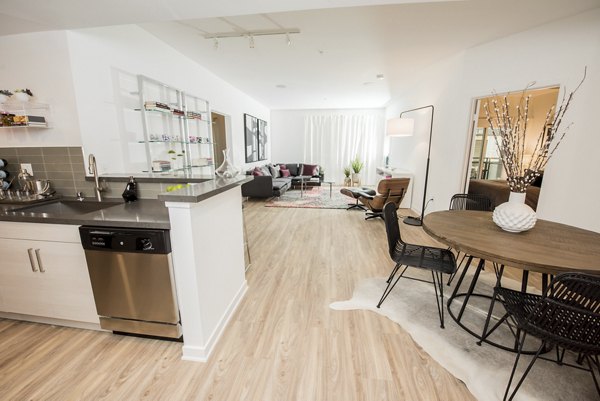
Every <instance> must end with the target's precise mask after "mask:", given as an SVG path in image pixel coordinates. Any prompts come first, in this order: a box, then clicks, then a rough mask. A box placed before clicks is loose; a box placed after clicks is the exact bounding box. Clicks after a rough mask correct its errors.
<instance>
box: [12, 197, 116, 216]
mask: <svg viewBox="0 0 600 401" xmlns="http://www.w3.org/2000/svg"><path fill="white" fill-rule="evenodd" d="M120 203H122V202H106V201H104V202H96V201H77V200H60V201H56V202H49V203H43V204H36V205H31V206H25V207H20V208H17V209H12V210H11V211H12V212H26V213H45V214H52V215H64V214H85V213H90V212H95V211H97V210H101V209H106V208H109V207H111V206H115V205H118V204H120Z"/></svg>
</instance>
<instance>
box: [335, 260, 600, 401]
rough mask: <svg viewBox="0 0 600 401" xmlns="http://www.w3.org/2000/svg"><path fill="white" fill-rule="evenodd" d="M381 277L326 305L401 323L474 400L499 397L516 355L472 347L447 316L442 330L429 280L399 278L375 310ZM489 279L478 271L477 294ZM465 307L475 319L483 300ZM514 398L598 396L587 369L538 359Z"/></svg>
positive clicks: (489, 286) (570, 357)
mask: <svg viewBox="0 0 600 401" xmlns="http://www.w3.org/2000/svg"><path fill="white" fill-rule="evenodd" d="M410 270H414V269H409V271H410ZM385 280H386V278H371V279H367V280H364V281H362V282H360V283H359V284H358V285H357V287H356V288H355V290H354V294H353V295H352V298H351V299H350V300H348V301H341V302H334V303H332V304H331V305H330V307H331V308H332V309H336V310H354V309H364V310H370V311H373V312H376V313H379V314H381V315H383V316H386V317H388V318H389V319H391V320H392V321H394V322H396V323H398V324H399V325H400V326H402V328H403V329H404V330H406V331H407V332H408V333H409V334H410V335H411V337H412V338H413V340H414V341H415V342H416V343H417V344H418V345H419V346H421V347H422V348H423V349H424V350H425V351H426V352H427V353H428V354H429V355H430V356H431V357H432V358H433V359H435V360H436V361H437V362H438V363H439V364H440V365H442V366H443V367H444V368H445V369H446V370H448V371H449V372H450V373H451V374H453V375H454V376H455V377H457V378H458V379H460V380H462V381H463V382H464V383H465V384H466V385H467V388H468V389H469V391H471V393H472V394H473V395H474V396H475V397H476V398H477V399H478V400H480V401H497V400H502V397H503V396H504V391H505V389H506V384H507V383H508V378H509V376H510V371H511V369H512V366H513V363H514V360H515V355H516V354H514V353H512V352H508V351H503V350H501V349H498V348H496V347H493V346H491V345H488V344H485V343H484V344H483V345H482V346H478V345H477V344H476V339H475V338H474V337H472V336H471V335H469V334H468V333H467V332H466V331H464V330H463V329H461V328H460V327H459V326H458V325H457V324H456V322H454V320H452V318H451V317H450V316H448V315H447V314H446V320H445V323H446V324H445V326H446V328H445V329H441V328H440V324H439V319H438V314H437V308H436V303H435V297H434V294H433V285H432V284H428V283H422V282H418V281H414V280H406V279H401V280H400V281H399V282H398V284H397V285H396V287H395V288H394V290H393V291H392V293H391V294H390V295H389V296H388V298H387V299H386V300H385V302H384V303H383V305H382V306H381V309H377V307H376V304H377V302H378V301H379V298H380V296H381V294H382V293H383V290H384V288H385V286H386V282H385ZM506 281H507V280H506V279H503V285H506ZM493 283H494V278H493V275H492V274H490V273H484V274H482V277H481V278H480V280H479V281H478V284H477V288H478V289H479V290H480V292H483V293H485V292H486V291H492V284H493ZM514 285H518V283H515V282H513V284H512V285H509V286H514ZM463 286H465V284H463ZM446 288H449V287H446ZM461 288H462V287H461ZM448 292H450V291H448ZM444 296H446V292H444ZM444 304H445V303H444ZM487 305H489V304H487ZM469 307H470V306H469ZM470 308H471V310H469V312H470V313H467V312H465V315H464V317H468V316H469V317H470V318H472V319H475V320H476V319H480V318H482V317H483V316H485V315H486V314H487V309H486V306H485V305H483V303H482V305H481V308H478V307H470ZM484 309H486V310H485V311H484ZM453 310H454V308H453ZM445 312H447V310H446V311H445ZM463 321H464V318H463ZM469 323H473V322H469ZM475 323H476V322H475ZM498 335H506V336H507V338H506V339H508V341H511V340H510V338H509V337H508V336H509V331H508V329H507V330H506V333H505V334H502V333H499V334H498ZM398 352H402V351H401V350H399V351H398ZM554 355H555V352H554V351H551V352H550V353H549V354H548V355H547V356H548V357H549V358H552V357H553V356H554ZM530 358H531V357H530V356H522V357H521V360H520V361H519V368H518V370H517V374H516V376H515V377H516V380H517V381H518V379H519V378H520V377H521V374H522V373H523V371H524V370H525V367H526V366H527V364H528V363H529V361H530V360H531V359H530ZM574 358H575V355H572V354H571V355H565V361H566V362H569V363H573V361H574ZM515 384H516V381H513V388H514V385H515ZM514 399H515V400H521V401H534V400H539V401H542V400H543V401H550V400H553V401H554V400H556V401H563V400H564V401H572V400H578V401H584V400H586V401H587V400H590V401H591V400H598V394H597V392H596V389H595V386H594V383H593V380H592V377H591V374H590V373H589V372H585V371H581V370H578V369H574V368H569V367H566V366H563V367H561V366H558V365H557V364H555V363H553V362H549V361H545V360H538V361H537V362H536V363H535V365H534V366H533V368H532V370H531V372H530V373H529V375H528V376H527V379H526V380H525V382H524V383H523V385H522V386H521V388H520V389H519V392H518V393H517V395H516V396H515V398H514Z"/></svg>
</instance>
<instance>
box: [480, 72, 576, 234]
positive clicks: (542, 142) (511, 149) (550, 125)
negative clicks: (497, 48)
mask: <svg viewBox="0 0 600 401" xmlns="http://www.w3.org/2000/svg"><path fill="white" fill-rule="evenodd" d="M586 70H587V68H586ZM585 76H586V71H585V70H584V73H583V79H582V80H581V82H580V83H579V85H578V86H577V87H576V88H575V90H573V91H572V92H571V93H569V95H568V96H566V97H565V98H563V101H562V103H561V105H560V107H559V108H558V110H555V107H554V106H552V107H551V108H550V109H549V110H548V112H547V113H546V119H545V121H544V124H543V125H542V127H541V128H540V131H539V132H538V137H537V140H536V141H535V142H534V144H535V145H534V147H533V149H527V147H526V146H525V143H526V140H525V138H526V135H527V132H528V127H529V126H528V121H529V104H530V99H531V95H528V96H526V95H525V91H526V90H527V89H529V88H530V87H531V86H532V85H533V84H534V83H532V84H529V85H528V86H527V87H526V88H525V90H523V95H522V96H521V99H520V101H519V102H518V103H517V104H516V105H515V107H511V105H510V104H509V102H508V98H507V96H504V97H502V98H499V97H498V96H496V95H495V94H494V98H493V99H492V101H491V104H489V103H485V104H484V105H483V109H484V111H485V117H486V119H487V121H488V123H489V125H490V129H491V131H492V133H493V135H494V139H495V140H496V144H497V146H498V153H499V154H500V159H501V160H502V166H503V167H504V171H505V172H506V177H507V179H506V180H507V182H508V186H509V188H510V197H509V200H508V202H506V203H503V204H501V205H499V206H498V207H496V209H494V213H493V216H492V219H493V221H494V223H496V225H498V227H500V228H501V229H503V230H505V231H509V232H522V231H527V230H529V229H531V228H533V226H534V225H535V222H536V221H537V216H536V214H535V212H534V211H533V209H531V208H530V207H529V206H527V205H526V204H525V194H526V191H527V187H528V186H529V185H531V184H532V183H533V182H534V181H535V180H536V179H537V178H538V177H539V176H540V175H541V174H542V172H543V171H544V168H545V167H546V164H548V161H549V160H550V158H551V157H552V155H553V154H554V152H555V151H556V149H557V148H558V145H560V142H561V141H562V139H563V138H564V137H565V135H566V133H567V131H568V129H569V127H570V124H569V125H568V126H567V127H561V123H562V122H563V118H564V116H565V113H566V112H567V110H568V108H569V105H570V104H571V100H572V99H573V95H574V94H575V92H577V89H579V87H580V86H581V84H582V83H583V81H584V80H585ZM526 154H527V156H526Z"/></svg>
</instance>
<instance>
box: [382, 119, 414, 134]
mask: <svg viewBox="0 0 600 401" xmlns="http://www.w3.org/2000/svg"><path fill="white" fill-rule="evenodd" d="M414 126H415V120H413V119H412V118H392V119H390V120H387V126H386V130H385V134H386V135H387V136H412V134H413V128H414Z"/></svg>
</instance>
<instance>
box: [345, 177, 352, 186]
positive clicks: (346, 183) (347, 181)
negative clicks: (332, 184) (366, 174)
mask: <svg viewBox="0 0 600 401" xmlns="http://www.w3.org/2000/svg"><path fill="white" fill-rule="evenodd" d="M344 186H345V187H351V186H352V179H351V178H350V177H346V178H344Z"/></svg>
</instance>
